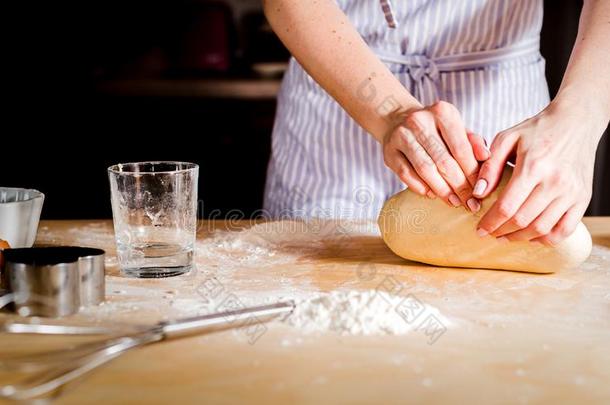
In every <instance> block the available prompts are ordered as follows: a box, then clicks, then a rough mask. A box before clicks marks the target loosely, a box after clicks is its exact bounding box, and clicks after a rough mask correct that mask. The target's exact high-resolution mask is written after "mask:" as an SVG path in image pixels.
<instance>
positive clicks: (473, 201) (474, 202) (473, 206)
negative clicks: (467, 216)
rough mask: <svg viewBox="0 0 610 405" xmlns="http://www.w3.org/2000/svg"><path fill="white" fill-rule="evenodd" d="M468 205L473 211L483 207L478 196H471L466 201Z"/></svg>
mask: <svg viewBox="0 0 610 405" xmlns="http://www.w3.org/2000/svg"><path fill="white" fill-rule="evenodd" d="M466 205H468V208H470V211H472V212H478V211H479V210H480V209H481V203H480V202H479V200H477V199H476V198H471V199H469V200H468V201H466Z"/></svg>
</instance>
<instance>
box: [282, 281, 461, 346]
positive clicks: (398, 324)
mask: <svg viewBox="0 0 610 405" xmlns="http://www.w3.org/2000/svg"><path fill="white" fill-rule="evenodd" d="M430 315H434V316H435V317H436V319H438V320H439V321H440V322H441V324H442V326H443V327H448V326H449V321H448V320H447V319H444V317H442V316H441V315H440V313H439V311H438V310H437V309H436V308H434V307H431V306H429V305H426V304H423V303H421V302H419V301H417V302H416V301H413V300H409V298H408V297H407V298H404V297H399V296H396V295H392V294H388V293H386V292H384V291H377V290H367V291H353V290H347V291H333V292H331V293H327V294H322V295H318V296H316V297H314V298H311V299H306V300H301V301H298V302H297V305H296V308H295V310H294V312H293V313H292V314H291V315H290V316H289V317H288V318H287V319H286V322H287V323H288V324H289V325H291V326H293V327H296V328H298V329H300V330H301V331H303V332H305V333H312V332H319V333H324V332H335V333H339V334H342V335H402V334H405V333H408V332H410V331H412V330H413V329H415V328H417V327H418V325H420V322H418V321H419V320H422V319H426V318H427V317H428V316H430ZM441 318H442V319H441Z"/></svg>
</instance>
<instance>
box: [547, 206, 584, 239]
mask: <svg viewBox="0 0 610 405" xmlns="http://www.w3.org/2000/svg"><path fill="white" fill-rule="evenodd" d="M586 210H587V204H577V205H574V206H572V208H570V209H569V210H568V211H567V212H566V213H565V214H564V215H563V217H561V219H560V220H559V221H558V222H557V224H556V225H555V226H554V227H553V230H552V231H551V232H550V233H549V234H547V235H545V236H543V237H542V238H539V239H540V242H542V243H544V244H546V245H549V246H555V245H557V244H559V243H560V242H561V241H563V240H564V239H565V238H567V237H568V236H570V235H571V234H572V233H574V231H575V230H576V227H577V226H578V223H579V222H580V220H581V219H582V217H583V215H585V211H586Z"/></svg>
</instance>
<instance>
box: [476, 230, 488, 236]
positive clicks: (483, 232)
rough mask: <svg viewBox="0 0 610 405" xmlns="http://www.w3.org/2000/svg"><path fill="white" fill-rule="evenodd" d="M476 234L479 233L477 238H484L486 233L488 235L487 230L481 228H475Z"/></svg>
mask: <svg viewBox="0 0 610 405" xmlns="http://www.w3.org/2000/svg"><path fill="white" fill-rule="evenodd" d="M477 235H479V238H484V237H486V236H487V235H489V232H487V231H486V230H485V229H483V228H479V229H477Z"/></svg>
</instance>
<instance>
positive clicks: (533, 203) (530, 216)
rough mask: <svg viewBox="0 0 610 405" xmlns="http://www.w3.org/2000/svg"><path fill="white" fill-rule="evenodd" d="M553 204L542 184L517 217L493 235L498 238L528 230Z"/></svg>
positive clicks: (516, 214)
mask: <svg viewBox="0 0 610 405" xmlns="http://www.w3.org/2000/svg"><path fill="white" fill-rule="evenodd" d="M552 202H553V197H552V196H551V195H550V194H549V193H548V191H547V190H545V189H544V188H543V186H542V185H541V184H538V185H537V186H536V187H535V188H534V191H532V193H531V194H530V195H529V197H527V200H525V202H524V203H523V205H522V206H521V208H519V210H518V211H517V212H516V213H515V215H513V216H512V217H511V218H510V219H509V220H508V221H506V222H505V223H504V224H502V226H500V227H499V228H498V229H496V230H495V231H494V232H493V233H492V235H493V236H495V237H496V238H497V237H500V236H504V235H507V234H511V233H513V232H517V231H520V230H522V229H525V228H527V227H528V226H529V225H530V224H531V223H532V222H534V220H535V219H536V218H538V216H539V215H540V214H541V213H542V212H543V211H544V210H545V209H546V208H547V207H548V206H549V205H550V204H551V203H552ZM530 239H531V238H530ZM528 240H529V239H528Z"/></svg>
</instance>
